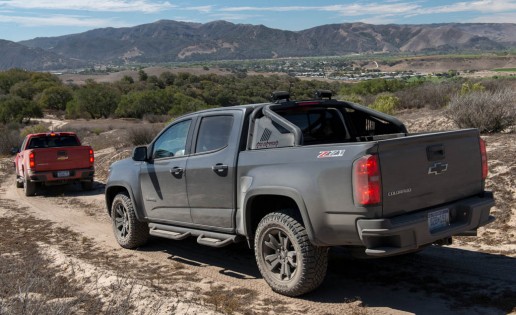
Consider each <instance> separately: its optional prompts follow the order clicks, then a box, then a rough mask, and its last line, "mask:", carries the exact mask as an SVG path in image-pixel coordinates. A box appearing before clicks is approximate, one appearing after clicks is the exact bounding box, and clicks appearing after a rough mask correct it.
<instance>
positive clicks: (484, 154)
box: [480, 138, 488, 180]
mask: <svg viewBox="0 0 516 315" xmlns="http://www.w3.org/2000/svg"><path fill="white" fill-rule="evenodd" d="M480 154H481V156H482V180H486V178H487V170H488V168H487V150H486V142H485V141H484V140H483V139H482V138H480Z"/></svg>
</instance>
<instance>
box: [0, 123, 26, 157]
mask: <svg viewBox="0 0 516 315" xmlns="http://www.w3.org/2000/svg"><path fill="white" fill-rule="evenodd" d="M0 133H1V134H2V137H0V155H8V154H11V151H12V149H13V148H18V147H19V146H20V140H21V138H20V133H19V132H18V130H15V129H10V128H8V127H7V126H5V125H0Z"/></svg>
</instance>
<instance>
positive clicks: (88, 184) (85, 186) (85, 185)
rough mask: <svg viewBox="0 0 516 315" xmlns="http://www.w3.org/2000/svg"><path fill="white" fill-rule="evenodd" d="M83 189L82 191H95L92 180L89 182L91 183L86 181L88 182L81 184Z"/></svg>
mask: <svg viewBox="0 0 516 315" xmlns="http://www.w3.org/2000/svg"><path fill="white" fill-rule="evenodd" d="M81 188H82V190H86V191H88V190H92V189H93V181H92V180H89V181H86V182H81Z"/></svg>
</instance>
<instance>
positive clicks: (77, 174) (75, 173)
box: [29, 167, 95, 184]
mask: <svg viewBox="0 0 516 315" xmlns="http://www.w3.org/2000/svg"><path fill="white" fill-rule="evenodd" d="M66 171H68V172H69V175H70V176H66V177H59V176H58V171H48V172H32V171H30V172H29V178H30V180H31V181H32V182H45V183H49V184H60V183H63V184H66V183H69V182H78V181H91V180H93V176H94V174H95V169H94V168H93V167H92V168H85V169H76V170H66Z"/></svg>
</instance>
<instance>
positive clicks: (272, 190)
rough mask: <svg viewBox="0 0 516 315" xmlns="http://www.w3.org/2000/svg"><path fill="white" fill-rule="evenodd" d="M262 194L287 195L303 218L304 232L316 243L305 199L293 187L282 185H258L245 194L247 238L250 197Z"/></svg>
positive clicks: (244, 207) (246, 232)
mask: <svg viewBox="0 0 516 315" xmlns="http://www.w3.org/2000/svg"><path fill="white" fill-rule="evenodd" d="M264 195H274V196H279V197H287V198H290V199H292V200H293V201H294V202H295V203H296V205H297V208H298V210H299V212H300V214H301V218H302V219H303V224H304V226H305V229H306V232H307V234H308V238H309V239H310V240H311V241H312V242H313V243H316V240H315V234H314V230H313V227H312V222H311V221H310V216H309V215H308V210H307V208H306V205H305V201H304V199H303V197H302V195H301V194H300V193H299V192H298V191H297V190H295V189H293V188H289V187H284V186H267V187H258V188H254V189H253V188H251V189H250V190H249V191H248V192H247V194H246V195H245V199H244V203H243V209H244V211H243V216H244V218H243V223H244V226H243V229H244V233H245V235H246V236H247V237H248V238H249V236H250V234H251V231H250V226H251V219H250V218H251V215H250V212H251V207H249V204H250V203H251V201H252V199H254V198H255V197H259V196H264Z"/></svg>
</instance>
